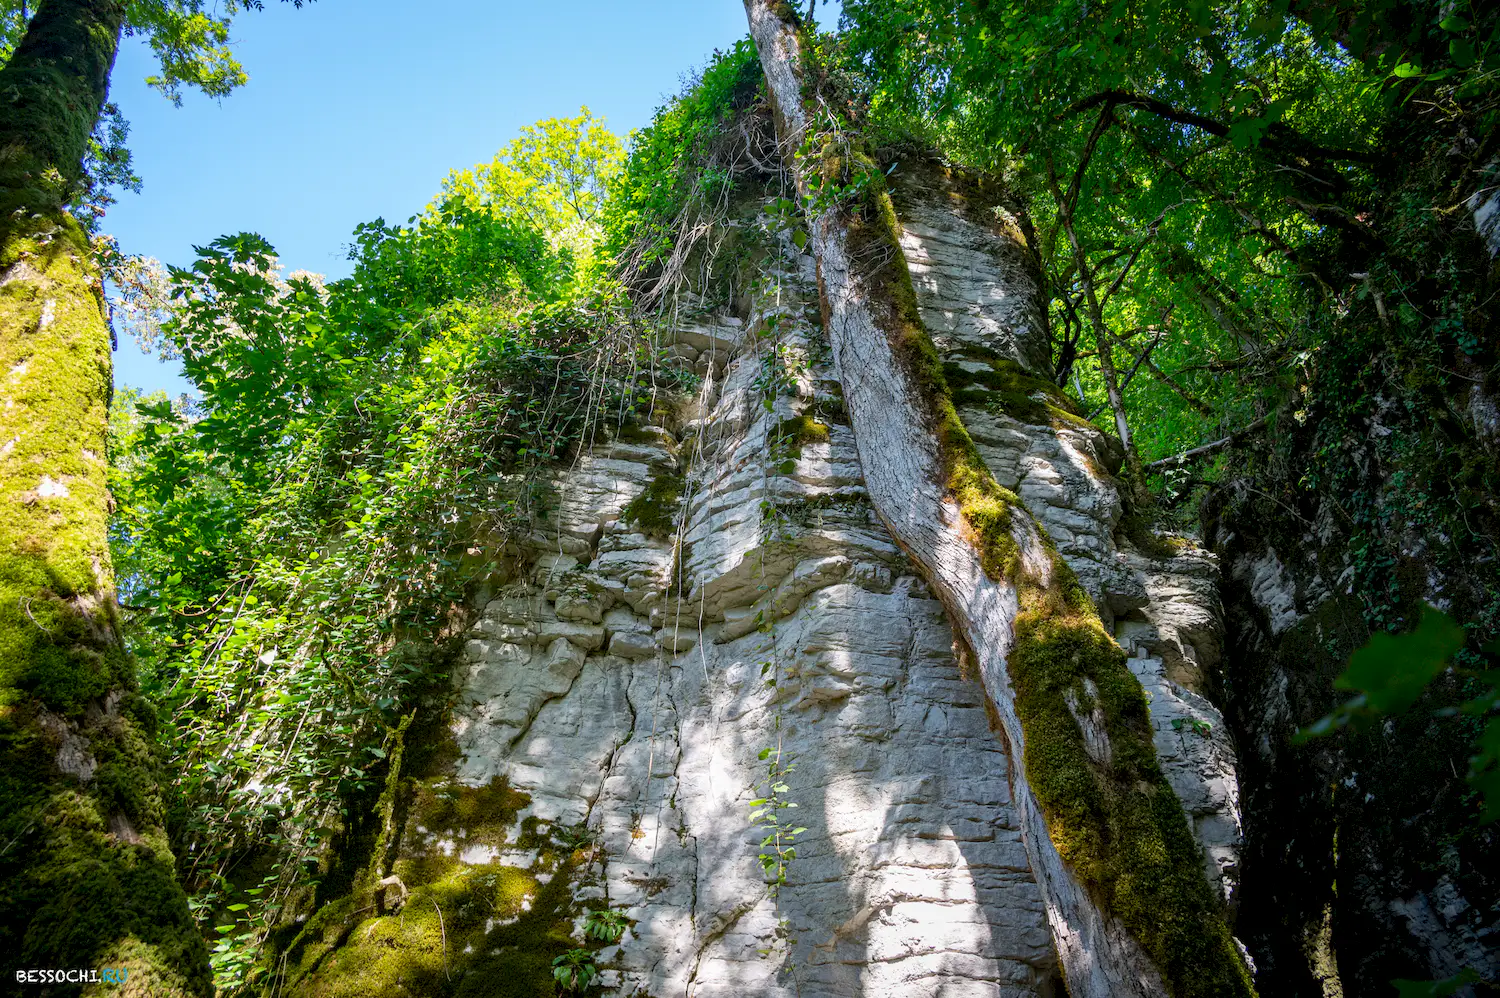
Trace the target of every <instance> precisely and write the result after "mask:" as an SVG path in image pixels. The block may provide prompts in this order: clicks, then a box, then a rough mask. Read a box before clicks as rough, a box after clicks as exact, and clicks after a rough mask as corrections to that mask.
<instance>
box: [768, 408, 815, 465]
mask: <svg viewBox="0 0 1500 998" xmlns="http://www.w3.org/2000/svg"><path fill="white" fill-rule="evenodd" d="M827 442H828V424H826V423H820V422H818V420H817V419H816V418H815V417H813V416H791V417H789V418H787V419H783V420H782V421H781V422H780V423H777V424H776V428H775V429H774V430H772V431H771V446H772V448H773V449H775V450H776V452H777V453H778V454H781V453H783V452H784V453H786V454H787V455H788V456H791V457H801V456H802V446H803V445H804V444H826V443H827Z"/></svg>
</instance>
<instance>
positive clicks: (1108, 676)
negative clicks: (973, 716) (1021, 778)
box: [1007, 559, 1254, 998]
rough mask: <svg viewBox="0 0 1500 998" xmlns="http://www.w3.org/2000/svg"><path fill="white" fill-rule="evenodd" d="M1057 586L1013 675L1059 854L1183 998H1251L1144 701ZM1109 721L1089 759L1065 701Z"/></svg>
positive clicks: (1038, 610)
mask: <svg viewBox="0 0 1500 998" xmlns="http://www.w3.org/2000/svg"><path fill="white" fill-rule="evenodd" d="M1055 573H1056V575H1057V576H1058V577H1059V578H1061V579H1062V581H1061V583H1060V584H1059V585H1057V586H1055V587H1054V588H1052V589H1051V590H1049V591H1047V592H1031V593H1029V594H1027V596H1026V598H1025V600H1024V603H1023V610H1022V612H1021V613H1020V614H1019V615H1018V616H1017V618H1016V630H1015V635H1016V643H1015V647H1014V648H1013V649H1012V651H1011V655H1010V658H1009V660H1008V662H1007V667H1008V669H1009V672H1010V676H1011V681H1012V682H1013V683H1014V684H1015V690H1016V712H1017V713H1018V714H1019V715H1020V719H1021V725H1022V728H1023V729H1024V731H1025V733H1026V753H1025V762H1026V776H1027V779H1028V780H1029V781H1030V783H1031V787H1032V791H1033V792H1034V793H1035V794H1036V797H1037V800H1038V801H1039V802H1040V804H1041V806H1042V810H1043V812H1044V813H1045V814H1046V817H1047V828H1048V831H1049V833H1050V835H1051V838H1052V842H1053V844H1054V845H1055V846H1056V847H1057V851H1058V853H1059V855H1061V856H1062V858H1063V861H1064V862H1065V863H1067V864H1068V868H1069V869H1071V870H1072V871H1073V873H1074V875H1075V876H1077V877H1078V879H1079V881H1080V882H1081V883H1082V884H1083V885H1084V886H1085V887H1086V888H1087V889H1088V890H1089V892H1090V893H1091V894H1092V895H1093V896H1094V897H1095V898H1097V899H1098V900H1099V902H1100V905H1101V907H1103V908H1105V909H1106V910H1108V911H1111V912H1113V913H1114V914H1115V916H1116V917H1118V918H1119V919H1120V921H1121V922H1123V923H1124V924H1125V926H1126V927H1127V928H1128V929H1129V930H1130V932H1131V934H1132V935H1133V936H1134V937H1135V938H1136V939H1137V940H1138V941H1139V942H1140V943H1141V945H1142V947H1143V948H1144V949H1145V950H1146V952H1147V953H1148V954H1149V955H1150V956H1151V958H1152V960H1153V961H1154V962H1155V963H1156V965H1157V967H1158V968H1159V969H1160V970H1161V972H1162V976H1163V977H1164V978H1165V979H1166V981H1167V985H1168V988H1169V990H1170V991H1171V993H1172V994H1173V995H1174V996H1177V998H1220V996H1232V995H1251V994H1254V989H1253V985H1252V983H1251V980H1250V976H1249V973H1248V972H1247V970H1246V969H1245V967H1244V965H1243V963H1242V962H1241V960H1240V957H1239V953H1238V951H1237V949H1236V947H1235V944H1234V941H1233V939H1232V938H1231V937H1230V934H1229V929H1228V927H1227V926H1226V925H1225V923H1224V920H1223V917H1222V913H1221V910H1220V905H1219V902H1218V899H1217V898H1216V897H1215V896H1214V894H1213V892H1212V890H1211V889H1210V887H1209V885H1208V882H1207V881H1206V880H1205V879H1204V877H1203V872H1202V860H1201V856H1200V853H1199V848H1198V843H1197V842H1196V841H1195V840H1194V838H1193V836H1192V833H1191V832H1190V831H1189V830H1188V827H1187V822H1186V820H1185V819H1184V818H1183V815H1182V806H1181V804H1180V803H1179V802H1178V799H1177V795H1176V794H1175V793H1173V791H1172V788H1171V787H1170V786H1169V785H1168V784H1167V781H1166V778H1165V777H1164V776H1163V775H1162V773H1161V769H1160V768H1159V767H1158V765H1157V762H1156V752H1155V749H1154V747H1153V745H1152V740H1151V723H1150V716H1149V714H1148V711H1147V707H1146V697H1145V694H1144V692H1143V691H1142V690H1141V686H1140V683H1138V682H1137V681H1136V679H1135V677H1134V676H1133V675H1131V673H1130V670H1129V669H1128V668H1127V667H1126V664H1125V653H1124V652H1123V651H1121V650H1120V648H1119V646H1118V645H1116V644H1115V642H1114V640H1113V639H1112V638H1111V637H1110V636H1109V634H1108V633H1107V632H1106V631H1105V630H1104V628H1103V626H1102V625H1101V624H1100V622H1099V617H1098V615H1097V614H1096V613H1095V612H1094V608H1093V604H1092V602H1091V601H1090V600H1089V597H1088V595H1087V594H1086V593H1085V592H1084V591H1083V589H1082V587H1081V586H1079V584H1078V582H1077V580H1076V579H1075V578H1073V576H1072V573H1071V571H1069V570H1068V568H1067V567H1066V566H1065V565H1064V564H1063V563H1062V562H1061V560H1060V559H1055ZM1069 696H1071V697H1073V699H1074V703H1075V704H1079V705H1081V709H1089V710H1093V709H1095V708H1097V710H1098V712H1099V713H1102V716H1103V717H1104V719H1105V732H1106V734H1107V735H1108V738H1109V746H1110V754H1109V758H1108V759H1107V760H1103V761H1101V760H1096V759H1094V758H1091V757H1090V755H1089V753H1088V751H1087V750H1086V748H1085V745H1084V740H1083V737H1082V734H1081V732H1080V729H1079V725H1078V722H1077V721H1076V720H1075V719H1074V716H1073V713H1072V711H1071V710H1070V709H1069V706H1068V697H1069Z"/></svg>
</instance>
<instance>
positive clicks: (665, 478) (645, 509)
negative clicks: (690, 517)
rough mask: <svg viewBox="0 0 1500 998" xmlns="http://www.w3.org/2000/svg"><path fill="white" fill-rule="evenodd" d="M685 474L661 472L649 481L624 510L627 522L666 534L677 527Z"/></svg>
mask: <svg viewBox="0 0 1500 998" xmlns="http://www.w3.org/2000/svg"><path fill="white" fill-rule="evenodd" d="M683 485H684V482H683V478H682V476H681V475H673V474H668V473H667V472H658V473H657V474H656V475H655V476H653V477H652V479H651V481H649V482H647V483H646V487H645V488H644V489H643V490H642V491H641V494H640V495H638V496H636V497H635V498H634V499H632V500H630V502H628V503H626V504H625V508H624V509H622V510H620V519H621V521H623V522H624V523H627V524H630V525H632V526H635V527H638V528H639V529H640V530H641V531H642V532H643V533H646V534H654V535H657V536H662V537H665V536H667V535H669V534H671V533H672V532H673V531H674V530H676V529H677V519H676V517H677V503H678V501H679V500H680V499H681V498H682V489H683Z"/></svg>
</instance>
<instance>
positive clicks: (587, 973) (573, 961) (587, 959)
mask: <svg viewBox="0 0 1500 998" xmlns="http://www.w3.org/2000/svg"><path fill="white" fill-rule="evenodd" d="M598 973H599V968H598V967H596V966H594V957H593V954H591V953H590V952H589V951H588V950H586V949H578V948H574V949H570V950H568V951H567V952H566V953H564V954H563V955H562V956H560V957H558V958H557V959H555V960H553V961H552V979H553V980H555V981H557V983H558V984H559V985H560V986H561V987H562V989H563V990H564V991H582V990H583V989H584V988H586V987H588V986H589V985H590V984H591V983H593V980H594V977H595V976H596V975H597V974H598Z"/></svg>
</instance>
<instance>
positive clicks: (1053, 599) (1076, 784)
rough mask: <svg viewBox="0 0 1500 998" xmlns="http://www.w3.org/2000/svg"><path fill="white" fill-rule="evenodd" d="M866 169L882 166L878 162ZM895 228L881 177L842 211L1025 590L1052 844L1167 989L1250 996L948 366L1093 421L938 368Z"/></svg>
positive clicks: (1116, 665)
mask: <svg viewBox="0 0 1500 998" xmlns="http://www.w3.org/2000/svg"><path fill="white" fill-rule="evenodd" d="M872 172H873V174H874V176H876V177H877V178H879V177H880V172H879V171H878V170H876V171H872ZM899 232H900V223H899V222H898V220H897V219H896V214H895V209H894V206H893V205H892V202H891V199H890V196H889V194H888V193H887V191H886V190H885V189H884V185H883V182H882V181H881V180H879V179H877V180H876V181H875V183H874V184H873V185H872V187H871V190H870V192H869V195H868V197H867V201H866V203H865V204H864V205H863V206H862V211H861V212H860V213H859V214H858V215H856V216H855V217H854V219H853V220H852V221H851V224H850V234H851V246H850V256H851V258H854V259H860V258H866V259H873V258H883V259H886V260H887V261H888V262H887V263H885V264H884V265H883V268H882V270H881V271H880V272H878V273H877V274H876V275H875V280H874V281H872V282H871V283H873V284H874V285H875V286H874V287H873V288H871V289H870V290H872V291H873V292H874V294H873V295H872V297H873V298H874V299H875V304H876V307H882V306H883V307H884V308H886V309H888V315H887V316H886V319H887V321H886V323H885V325H886V328H887V330H888V331H889V333H890V336H891V345H892V348H893V350H894V352H895V353H896V355H897V357H898V359H899V360H900V362H901V363H902V364H903V365H904V366H905V369H906V371H907V373H908V374H909V376H910V377H911V379H912V381H913V382H914V387H915V388H916V389H917V391H918V393H919V394H920V395H921V397H922V399H923V401H924V402H925V403H926V407H927V415H928V419H929V423H930V425H931V426H932V428H933V431H934V433H935V435H936V437H937V442H938V451H939V454H940V455H941V459H942V462H943V473H944V475H945V476H946V479H947V481H946V484H947V488H948V492H949V494H950V495H951V496H952V497H953V499H954V500H955V501H956V502H957V504H958V506H959V509H960V511H961V512H962V514H963V518H964V522H965V524H966V526H967V528H968V530H969V532H970V540H971V542H972V543H973V544H974V546H975V548H976V550H977V552H978V554H979V558H980V562H981V564H982V566H983V568H984V570H985V572H986V574H988V575H989V576H990V577H991V578H993V579H997V580H1000V579H1006V580H1010V581H1011V582H1012V583H1015V584H1017V585H1018V586H1019V587H1020V589H1021V594H1022V612H1021V613H1020V614H1019V615H1018V616H1017V618H1016V622H1015V645H1014V647H1013V649H1012V652H1011V655H1010V659H1009V661H1008V662H1007V667H1008V669H1009V672H1010V675H1011V679H1012V682H1013V684H1014V688H1015V694H1016V711H1017V714H1018V715H1019V717H1020V720H1021V725H1022V729H1023V731H1024V732H1025V736H1026V750H1025V758H1024V765H1025V771H1026V776H1027V779H1028V781H1029V782H1030V783H1031V785H1032V788H1033V790H1034V792H1035V793H1036V795H1037V799H1038V801H1039V802H1040V804H1041V806H1042V810H1043V812H1044V814H1045V815H1046V818H1047V827H1048V831H1049V834H1050V836H1051V838H1052V841H1053V844H1054V845H1055V846H1056V847H1057V849H1058V852H1059V854H1060V855H1061V856H1062V858H1063V860H1064V862H1066V863H1067V865H1068V867H1069V869H1071V870H1072V871H1073V873H1074V875H1075V876H1077V877H1078V879H1079V881H1080V882H1081V883H1082V884H1084V886H1085V887H1086V888H1087V889H1088V890H1089V892H1090V893H1091V894H1092V895H1093V897H1094V898H1095V899H1096V900H1097V901H1098V903H1099V904H1100V907H1101V908H1103V909H1104V910H1106V911H1109V912H1110V913H1112V914H1113V915H1114V916H1116V917H1117V918H1119V919H1120V920H1121V921H1122V922H1123V923H1124V924H1125V926H1126V927H1127V928H1128V929H1129V930H1130V932H1131V934H1132V935H1133V936H1134V937H1135V938H1136V939H1137V940H1138V941H1139V942H1140V944H1141V945H1142V947H1143V948H1144V949H1145V950H1146V952H1147V954H1148V955H1149V956H1150V957H1151V959H1152V961H1153V962H1154V963H1155V964H1156V966H1157V967H1158V969H1159V970H1160V971H1161V973H1162V976H1163V978H1164V979H1165V981H1166V983H1167V987H1168V990H1169V991H1170V992H1171V994H1172V995H1174V996H1175V998H1210V996H1212V998H1224V996H1249V995H1253V994H1254V993H1255V991H1254V986H1253V984H1252V982H1251V979H1250V975H1249V972H1248V970H1247V968H1246V967H1245V965H1244V962H1243V960H1242V959H1241V958H1240V956H1239V953H1238V950H1237V949H1236V947H1235V945H1234V942H1233V940H1232V938H1231V936H1230V934H1229V929H1228V927H1227V925H1226V924H1225V922H1224V918H1223V914H1222V911H1221V909H1220V906H1219V904H1218V902H1217V900H1216V898H1215V897H1214V896H1213V894H1212V892H1211V891H1210V889H1209V886H1208V883H1207V881H1206V880H1205V879H1204V876H1203V872H1202V862H1201V856H1200V852H1199V848H1198V845H1197V843H1196V841H1195V840H1194V839H1193V837H1192V834H1191V832H1190V831H1189V829H1188V827H1187V821H1186V819H1185V818H1184V817H1183V814H1182V808H1181V804H1180V803H1179V801H1178V799H1177V796H1176V794H1174V793H1173V791H1172V789H1171V787H1170V786H1169V785H1168V784H1167V782H1166V780H1165V778H1164V777H1163V776H1162V774H1161V771H1160V768H1159V767H1158V766H1157V763H1156V755H1155V749H1154V747H1153V745H1152V739H1151V730H1150V723H1149V717H1148V713H1147V708H1146V699H1145V694H1144V692H1143V691H1142V689H1141V686H1140V683H1139V682H1138V681H1137V680H1136V679H1135V677H1134V676H1133V675H1132V674H1131V673H1130V671H1129V669H1128V668H1127V667H1126V664H1125V655H1124V653H1123V652H1122V651H1121V650H1120V648H1119V646H1118V645H1116V644H1115V642H1114V640H1113V638H1111V637H1110V635H1109V634H1108V633H1107V632H1106V631H1105V629H1104V627H1103V625H1102V623H1101V622H1100V620H1099V615H1098V613H1097V611H1096V610H1095V608H1094V606H1093V603H1092V601H1091V600H1090V599H1089V597H1088V595H1087V593H1086V592H1084V590H1083V589H1082V587H1081V586H1080V585H1079V584H1078V582H1077V580H1076V579H1075V578H1074V577H1073V574H1072V572H1071V570H1069V569H1068V568H1067V566H1066V565H1065V564H1064V563H1063V562H1062V561H1061V559H1060V558H1059V557H1058V556H1057V554H1056V552H1055V550H1054V551H1051V557H1052V562H1053V571H1052V573H1051V579H1050V581H1049V582H1048V583H1046V584H1045V585H1042V584H1040V583H1038V582H1036V581H1034V580H1028V579H1026V578H1025V577H1024V576H1023V575H1022V573H1021V568H1020V564H1019V549H1018V547H1017V544H1016V541H1015V539H1014V537H1013V535H1012V526H1013V521H1012V515H1013V513H1014V511H1015V510H1016V508H1017V505H1018V500H1017V498H1016V496H1015V495H1014V494H1013V493H1011V492H1010V491H1009V490H1007V489H1004V488H1002V487H1001V486H1000V485H999V484H998V483H996V481H995V479H994V476H993V475H991V474H990V471H989V469H988V467H987V466H986V465H985V463H984V460H983V458H982V457H981V456H980V454H979V452H978V449H977V448H976V447H975V445H974V441H973V439H972V438H971V437H970V436H969V434H968V431H967V430H966V429H965V428H964V425H963V421H962V420H961V419H960V418H959V416H958V412H957V409H956V407H955V397H954V392H953V386H952V384H951V383H950V381H949V376H950V374H953V375H954V376H955V379H956V380H961V381H963V382H964V383H967V384H975V383H981V384H984V386H985V387H986V388H987V389H989V390H988V391H984V392H982V393H976V394H980V395H982V396H983V397H984V399H985V401H986V403H992V402H993V400H995V399H997V398H998V400H999V404H1000V405H1001V406H1002V408H1003V409H1005V410H1006V411H1009V412H1010V413H1011V414H1012V415H1014V416H1015V417H1016V418H1018V419H1021V420H1022V421H1023V422H1027V423H1031V424H1033V425H1048V426H1058V425H1067V424H1069V423H1075V422H1076V423H1081V424H1084V425H1087V424H1086V423H1085V422H1084V420H1082V419H1081V417H1079V416H1078V415H1077V414H1076V413H1074V412H1072V411H1071V409H1070V408H1069V405H1068V402H1067V399H1066V397H1065V396H1063V395H1062V394H1061V393H1060V392H1058V390H1057V388H1056V387H1055V386H1052V385H1050V384H1047V383H1046V382H1043V381H1041V380H1040V379H1035V378H1031V377H1029V376H1027V375H1026V374H1025V373H1024V372H1023V371H1021V369H1020V368H1019V366H1018V365H1015V366H1011V365H1008V364H1007V363H1005V362H1003V361H993V362H992V365H991V370H992V372H993V375H990V374H985V373H984V372H981V373H980V374H979V375H978V376H975V375H973V374H970V373H969V372H964V371H963V370H962V369H961V368H956V367H949V368H945V366H944V364H943V362H942V360H941V358H940V357H939V355H938V352H937V349H936V347H935V346H934V345H933V343H932V340H931V338H930V336H929V335H928V334H927V331H926V329H925V328H924V326H923V324H922V320H921V316H920V313H919V312H918V310H917V302H916V295H915V292H914V291H913V288H912V282H911V277H910V274H909V272H908V271H907V268H906V264H905V260H904V258H903V256H902V254H901V250H900V240H899ZM872 243H873V244H880V245H872ZM1038 529H1040V527H1038ZM1049 548H1050V544H1049ZM1085 680H1087V681H1088V682H1087V683H1086V682H1085ZM1090 685H1092V687H1093V690H1095V691H1097V692H1093V691H1091V690H1090V688H1089V687H1090ZM1070 694H1071V695H1072V696H1073V697H1075V698H1077V700H1078V701H1079V702H1083V703H1088V701H1090V700H1095V702H1096V705H1097V706H1099V707H1100V708H1102V711H1103V714H1104V717H1105V719H1106V730H1107V733H1108V735H1109V740H1110V744H1111V748H1112V754H1111V757H1110V759H1109V760H1108V761H1107V763H1096V762H1095V761H1094V760H1092V759H1091V758H1090V757H1089V754H1088V751H1087V748H1086V746H1085V741H1084V736H1083V732H1082V730H1081V729H1080V727H1079V724H1078V722H1077V721H1076V720H1075V719H1074V717H1073V715H1072V712H1071V711H1070V710H1069V708H1068V704H1067V699H1066V698H1067V696H1068V695H1070Z"/></svg>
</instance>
